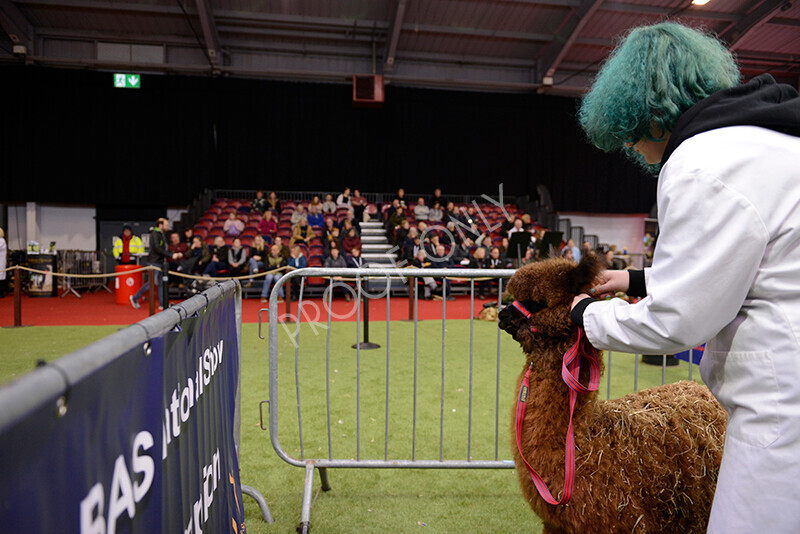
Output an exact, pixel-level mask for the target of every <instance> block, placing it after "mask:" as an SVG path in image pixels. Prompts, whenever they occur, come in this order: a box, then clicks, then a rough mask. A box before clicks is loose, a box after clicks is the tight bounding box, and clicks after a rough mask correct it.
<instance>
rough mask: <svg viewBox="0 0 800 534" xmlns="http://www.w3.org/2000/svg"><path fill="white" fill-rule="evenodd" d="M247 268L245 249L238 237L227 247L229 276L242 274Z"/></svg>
mask: <svg viewBox="0 0 800 534" xmlns="http://www.w3.org/2000/svg"><path fill="white" fill-rule="evenodd" d="M246 268H247V249H246V248H244V247H243V246H242V240H241V239H239V238H238V237H237V238H235V239H234V240H233V244H232V246H230V247H228V270H229V273H230V274H229V275H230V276H242V275H244V273H245V269H246Z"/></svg>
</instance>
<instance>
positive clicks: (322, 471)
mask: <svg viewBox="0 0 800 534" xmlns="http://www.w3.org/2000/svg"><path fill="white" fill-rule="evenodd" d="M319 482H320V485H321V486H322V491H330V490H331V485H330V482H328V468H327V467H320V468H319Z"/></svg>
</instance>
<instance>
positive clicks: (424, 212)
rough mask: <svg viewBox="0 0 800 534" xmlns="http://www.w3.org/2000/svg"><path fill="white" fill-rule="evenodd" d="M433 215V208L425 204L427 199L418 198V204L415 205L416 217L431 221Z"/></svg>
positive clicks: (419, 219)
mask: <svg viewBox="0 0 800 534" xmlns="http://www.w3.org/2000/svg"><path fill="white" fill-rule="evenodd" d="M430 215H431V209H430V208H429V207H428V206H426V205H425V199H424V198H422V197H419V198H418V199H417V205H416V206H414V217H415V218H416V219H417V220H418V221H429V220H430Z"/></svg>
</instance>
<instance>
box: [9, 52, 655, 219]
mask: <svg viewBox="0 0 800 534" xmlns="http://www.w3.org/2000/svg"><path fill="white" fill-rule="evenodd" d="M0 81H1V82H2V87H3V88H4V89H5V91H4V92H5V94H6V98H5V100H4V105H3V113H2V119H1V120H0V151H2V152H0V154H1V157H0V173H2V179H1V180H0V201H6V202H9V201H38V202H65V203H72V202H79V203H84V204H85V203H92V204H98V205H101V206H111V207H113V206H152V205H161V206H163V205H171V206H182V205H187V204H189V203H190V202H191V200H192V198H194V197H195V196H196V195H197V194H198V193H199V192H200V191H201V190H202V189H203V188H211V189H267V190H268V189H295V190H332V191H338V190H341V189H342V188H343V187H344V186H345V185H349V186H351V187H358V188H360V189H361V190H362V191H394V190H396V189H397V188H398V187H405V188H406V191H410V192H423V193H430V192H432V191H433V188H434V187H437V186H438V187H441V188H442V190H443V191H444V193H445V194H448V193H453V194H469V193H476V194H480V193H485V194H487V195H490V196H492V197H495V198H496V196H497V190H498V187H497V186H498V184H499V183H501V182H502V183H503V184H504V191H505V194H506V195H508V196H511V195H525V194H531V197H532V198H534V199H535V198H536V186H537V184H540V183H541V184H544V185H546V186H547V187H548V189H549V190H550V193H551V196H552V198H553V202H554V204H555V207H556V209H557V210H559V211H583V212H596V213H637V212H638V213H641V212H648V211H650V208H651V206H652V204H653V202H654V200H655V185H656V181H655V179H654V178H652V177H649V176H646V175H644V174H642V173H641V172H640V171H639V170H638V168H636V166H635V165H633V164H631V163H628V162H627V161H625V160H624V159H623V157H622V155H621V154H603V153H602V152H600V151H598V150H596V149H595V148H593V147H592V146H590V145H589V144H588V143H587V142H586V141H585V139H584V136H583V134H582V132H581V131H580V128H579V127H578V125H577V122H576V120H575V111H576V107H577V101H576V100H574V99H570V98H562V97H554V96H544V95H536V94H525V95H519V94H492V93H473V92H457V91H437V90H425V89H410V88H401V87H393V86H387V88H386V103H385V104H384V106H383V108H381V109H356V108H353V107H352V104H351V95H352V93H351V87H350V86H349V85H333V84H310V83H292V82H274V81H263V80H246V79H232V78H210V77H188V76H171V75H163V76H157V75H143V76H142V82H141V89H115V88H114V87H113V75H112V73H106V72H91V71H78V70H66V69H63V70H62V69H45V68H38V67H22V66H20V67H17V66H5V67H0ZM9 93H10V94H9Z"/></svg>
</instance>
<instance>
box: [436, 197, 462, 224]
mask: <svg viewBox="0 0 800 534" xmlns="http://www.w3.org/2000/svg"><path fill="white" fill-rule="evenodd" d="M442 220H443V221H460V222H461V223H463V224H466V221H465V220H464V217H462V216H461V213H459V211H458V209H457V208H456V205H455V204H453V203H452V202H448V203H447V208H446V209H445V212H444V217H442Z"/></svg>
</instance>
